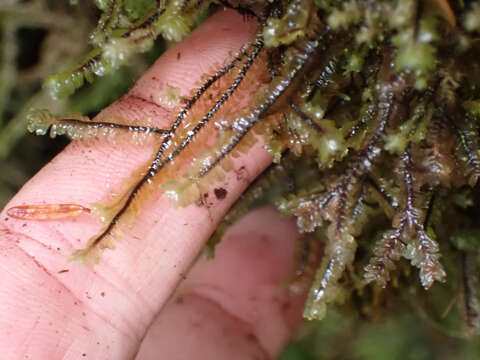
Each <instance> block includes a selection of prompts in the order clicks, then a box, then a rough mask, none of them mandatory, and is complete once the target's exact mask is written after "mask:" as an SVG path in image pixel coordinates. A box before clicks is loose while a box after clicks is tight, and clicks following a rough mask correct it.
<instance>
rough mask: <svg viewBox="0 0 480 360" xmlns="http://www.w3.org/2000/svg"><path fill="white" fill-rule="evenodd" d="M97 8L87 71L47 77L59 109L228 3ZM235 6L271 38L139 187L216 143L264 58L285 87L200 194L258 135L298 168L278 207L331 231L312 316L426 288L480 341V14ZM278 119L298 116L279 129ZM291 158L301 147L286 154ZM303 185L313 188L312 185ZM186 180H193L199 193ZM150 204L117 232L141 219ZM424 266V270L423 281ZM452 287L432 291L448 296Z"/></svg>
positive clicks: (328, 2) (213, 156)
mask: <svg viewBox="0 0 480 360" xmlns="http://www.w3.org/2000/svg"><path fill="white" fill-rule="evenodd" d="M97 4H98V7H99V9H100V10H101V11H102V16H101V18H100V21H99V23H98V27H97V28H96V30H95V31H94V32H93V35H92V38H91V43H92V45H93V46H94V50H93V51H92V53H90V55H88V56H87V58H86V60H85V61H83V62H82V63H81V64H80V65H79V66H78V67H76V68H74V69H73V70H69V71H67V72H63V73H61V74H59V75H55V76H52V77H50V78H49V79H47V81H46V84H47V86H48V87H50V88H51V89H52V90H53V95H55V96H65V95H69V94H71V93H72V92H73V91H75V89H77V88H79V87H80V86H81V85H82V84H83V82H84V79H86V80H87V81H93V80H95V77H96V76H103V75H104V74H106V73H109V72H112V71H114V70H116V69H118V67H119V66H120V65H121V64H123V63H125V61H126V60H127V59H128V58H129V56H130V54H132V53H135V52H142V51H145V50H146V49H147V48H149V47H150V46H151V45H152V43H153V40H154V39H155V38H157V37H158V36H163V37H164V38H165V39H167V40H169V41H178V40H180V39H181V38H182V37H183V36H185V35H186V34H187V33H188V32H189V31H190V30H191V29H192V28H193V27H194V26H195V24H196V23H197V22H198V19H200V18H202V17H203V16H205V14H208V13H210V12H211V11H213V10H214V9H215V8H216V7H217V6H218V5H219V4H218V2H216V1H201V0H200V1H190V0H184V1H166V2H163V1H156V2H154V1H142V2H136V3H135V5H134V3H133V2H128V1H125V2H121V1H120V0H111V1H98V2H97ZM221 4H222V5H225V6H230V7H233V8H236V9H238V10H239V11H241V12H243V13H245V14H248V15H249V16H256V17H257V18H258V20H259V24H260V25H259V29H258V35H257V38H256V39H253V40H252V44H250V45H249V46H247V47H246V49H245V51H243V52H242V53H241V55H239V57H238V58H237V59H235V60H234V61H233V62H232V63H231V64H230V65H227V66H226V67H225V68H224V69H222V70H220V71H219V72H218V73H217V74H215V75H214V76H213V77H211V78H210V79H208V80H207V81H206V82H205V84H204V85H203V86H202V88H200V89H199V91H198V92H197V93H195V94H194V95H193V96H192V98H191V99H188V100H187V102H186V103H187V105H186V107H185V109H184V110H182V111H181V112H180V113H179V116H178V118H177V120H176V121H175V123H174V125H173V126H172V128H171V129H169V130H167V136H166V138H167V139H171V138H175V137H178V136H185V138H182V139H183V140H182V141H177V143H181V144H182V145H181V146H179V147H177V148H175V149H168V150H167V149H166V148H165V146H164V145H162V146H160V148H159V151H158V153H157V155H156V157H155V159H156V160H155V161H156V163H154V164H153V165H155V171H148V172H147V173H148V174H147V175H146V177H145V178H144V179H143V180H142V181H141V182H140V183H139V185H138V186H139V187H141V186H143V184H144V183H147V182H148V180H149V179H150V178H149V176H152V177H153V176H156V175H157V173H158V172H161V171H162V169H163V167H164V166H168V165H167V164H168V162H169V161H170V160H171V159H172V158H173V157H175V156H177V155H178V154H180V153H181V152H182V151H183V150H184V149H185V148H187V147H189V146H190V144H191V143H193V141H194V140H195V139H196V138H197V137H200V136H201V134H202V131H204V130H203V129H204V128H206V129H207V128H208V126H207V124H208V122H209V121H210V120H211V119H212V118H213V117H214V116H216V115H215V113H216V111H217V109H218V108H221V107H222V106H223V104H224V103H225V100H226V99H228V98H229V97H230V96H233V95H234V93H235V92H236V91H238V90H237V87H238V85H239V84H240V83H241V82H242V81H243V79H244V78H245V77H246V76H248V73H249V71H252V70H251V69H252V68H253V67H252V64H255V62H257V61H258V60H257V59H259V58H261V57H262V54H264V56H265V57H266V58H267V59H268V61H267V62H268V64H269V73H270V75H271V78H270V79H269V80H268V81H267V83H266V84H265V85H264V86H262V87H261V88H260V89H259V90H258V93H257V95H256V96H255V98H254V100H253V101H252V103H251V104H249V106H248V108H247V109H244V110H243V111H242V112H240V113H239V115H236V116H235V117H231V118H229V119H227V121H229V124H230V125H231V126H230V127H228V128H226V129H225V130H224V131H223V132H221V136H219V141H218V144H217V145H216V146H215V147H214V148H213V149H211V150H209V151H206V152H205V154H204V156H205V157H204V158H203V160H205V161H201V160H202V159H200V160H199V161H197V162H196V163H195V164H194V166H193V167H192V169H193V170H192V169H191V170H190V171H188V172H187V174H188V176H187V177H184V178H183V180H185V179H186V180H188V181H191V182H194V183H198V182H200V181H202V179H205V178H208V176H209V174H210V173H212V171H214V170H215V169H217V168H218V166H221V165H222V164H223V166H224V168H228V166H226V165H225V162H226V161H227V155H230V154H232V153H235V152H237V151H248V149H249V147H250V145H251V139H250V140H248V139H249V136H250V134H251V133H253V132H256V133H259V134H262V135H263V136H265V137H266V139H267V141H268V142H269V143H270V150H271V152H272V153H274V154H276V155H277V157H276V160H277V161H278V162H279V163H280V165H277V166H280V167H281V168H282V169H284V173H283V175H282V176H280V177H278V182H279V183H282V184H289V186H287V187H282V186H280V188H282V189H284V190H282V191H279V192H278V193H277V194H276V196H275V197H274V198H273V199H271V198H270V199H271V200H272V201H273V202H274V203H275V204H276V205H277V206H278V207H279V209H280V210H281V211H283V212H284V213H285V214H288V215H292V216H295V217H296V218H297V220H298V227H299V230H300V232H303V233H308V232H315V233H317V234H322V235H321V236H320V237H319V240H318V242H320V243H322V244H323V248H324V255H323V260H322V262H321V264H319V266H318V270H317V273H316V276H315V280H314V283H313V286H312V289H311V292H310V296H309V300H308V302H307V305H306V309H305V316H306V317H307V318H310V319H320V318H322V317H323V316H324V315H325V313H326V309H327V305H328V304H330V303H334V302H336V301H337V300H339V299H340V298H341V299H344V298H345V294H350V295H351V296H350V298H352V297H357V298H361V299H363V300H359V302H362V301H368V299H371V298H372V297H373V296H376V297H378V296H390V295H392V289H391V288H389V287H388V285H389V283H393V287H394V288H395V289H400V290H395V291H396V292H398V293H402V291H403V290H405V291H407V290H408V291H410V293H412V289H416V290H415V291H414V292H415V294H414V295H412V297H416V298H418V299H422V301H421V302H422V303H423V304H427V303H428V300H425V299H429V295H428V294H427V293H425V292H422V291H418V289H417V288H416V287H417V285H418V284H420V285H421V286H423V288H425V289H430V288H432V286H433V285H434V283H436V282H440V283H444V282H445V281H447V283H446V284H444V285H442V286H441V287H440V288H441V289H442V291H444V293H445V294H446V295H445V296H447V297H448V296H450V297H452V296H461V297H462V299H463V301H462V302H460V305H459V312H458V313H459V314H464V317H463V318H464V319H465V321H464V322H462V323H460V325H458V324H457V325H456V326H457V327H458V329H457V330H458V331H464V330H465V331H464V332H463V333H468V334H471V333H478V332H479V331H480V329H479V328H478V321H477V320H476V319H477V318H478V316H480V307H479V305H478V304H479V300H478V299H477V295H478V294H477V291H473V287H475V286H476V285H475V284H476V282H477V279H476V275H475V271H476V269H478V266H479V265H478V264H479V259H480V258H479V254H478V250H477V249H476V248H475V247H472V246H466V245H465V244H467V243H471V242H472V240H471V239H472V237H473V238H476V234H478V233H479V232H478V225H477V223H478V222H477V221H476V217H477V216H478V209H479V207H478V206H479V203H478V198H479V194H480V193H479V188H478V179H479V176H480V159H479V156H480V153H479V152H480V143H479V139H478V128H479V125H480V117H479V115H480V110H479V109H480V106H479V101H480V100H479V99H480V89H479V85H480V71H479V67H480V62H479V53H480V48H479V42H478V39H477V37H478V31H479V26H478V24H477V23H478V18H479V16H477V15H478V9H479V4H478V3H477V2H466V1H465V2H464V1H458V2H451V3H449V2H448V1H447V0H385V1H367V0H350V1H337V0H316V1H313V0H293V1H286V0H285V1H282V0H278V1H274V2H271V1H264V0H250V1H241V0H235V1H231V2H221ZM232 72H233V74H234V76H232V77H231V84H232V85H231V86H230V87H228V90H226V91H225V92H224V93H223V94H219V97H218V99H217V101H216V103H215V104H214V105H213V107H212V109H216V110H215V111H213V113H211V111H212V110H210V111H209V112H206V113H205V114H206V115H205V116H204V117H203V119H202V120H201V121H200V122H198V124H197V125H196V127H195V131H194V132H193V133H192V134H189V135H188V136H187V135H185V134H183V135H179V132H177V129H178V126H179V124H180V123H181V122H182V121H183V119H184V118H185V116H187V115H188V114H187V113H188V111H189V110H190V108H191V107H192V106H194V104H195V102H196V101H197V100H199V99H201V98H202V96H203V94H204V93H206V92H207V91H209V90H208V89H209V87H210V86H211V85H212V84H213V83H215V82H216V81H219V79H221V78H223V77H224V76H226V74H232ZM276 113H281V114H283V116H282V117H281V118H276V119H274V120H272V114H276ZM84 126H85V124H84ZM280 149H286V150H285V151H284V153H283V154H284V155H283V156H281V151H280ZM294 158H295V159H296V160H292V159H294ZM298 159H300V160H298ZM207 160H208V161H207ZM158 164H161V166H158ZM198 164H200V165H198ZM202 164H203V165H202ZM205 164H207V165H205ZM298 164H302V166H299V165H298ZM276 169H277V170H276V171H278V168H276ZM215 171H216V170H215ZM303 174H307V175H308V176H304V177H303V179H302V176H303ZM212 179H216V177H212V178H211V179H210V180H209V181H213V180H212ZM305 179H308V181H305ZM183 180H182V181H179V183H181V184H183V185H182V187H184V188H187V187H188V186H186V185H185V181H183ZM265 181H266V180H265ZM272 181H273V179H272V178H269V179H268V181H266V182H262V181H260V182H259V183H258V186H260V188H262V187H265V184H270V183H271V182H272ZM136 189H137V188H136ZM285 189H287V190H285ZM136 191H137V190H134V192H132V194H130V197H129V199H130V200H128V201H127V202H126V205H125V207H124V208H122V209H121V210H120V211H119V212H118V214H117V216H115V217H114V219H113V220H112V223H111V226H109V227H108V228H107V232H109V231H110V230H112V227H114V226H115V222H116V221H117V220H118V219H119V218H120V217H121V216H122V214H123V213H124V212H125V211H127V210H128V206H129V204H130V202H131V201H133V199H134V197H135V195H136ZM252 191H253V194H255V195H253V196H250V195H245V197H244V198H245V199H246V200H245V201H246V202H247V203H248V204H252V203H255V202H256V201H257V200H258V199H259V198H260V197H261V195H262V194H263V193H264V191H263V192H262V191H259V190H258V188H256V187H254V189H253V190H252ZM254 200H255V201H254ZM248 204H246V205H245V206H242V205H241V204H240V205H237V206H235V207H234V208H233V209H232V213H231V214H229V215H228V216H227V218H226V221H227V222H231V221H232V219H234V218H235V216H237V215H239V214H242V213H243V212H244V211H245V209H246V208H248V207H249V205H248ZM236 214H237V215H236ZM225 226H227V225H226V224H223V225H221V227H223V228H224V227H225ZM465 234H469V235H468V236H467V235H465ZM105 235H106V233H104V234H101V235H100V237H99V240H98V241H101V238H102V236H105ZM218 238H219V236H218V234H217V236H216V237H215V240H214V241H213V242H216V241H217V240H218ZM408 263H410V265H411V266H413V267H414V268H416V269H418V278H419V282H418V281H417V280H416V275H412V274H416V271H412V269H411V267H410V265H408ZM459 284H460V285H459ZM436 288H438V286H437V287H433V288H432V291H433V292H435V291H439V290H435V289H436ZM402 289H403V290H402ZM395 291H394V292H395ZM379 294H383V295H379ZM416 303H417V304H418V303H419V302H416ZM425 311H427V310H425ZM427 312H431V311H430V309H429V310H428V311H427Z"/></svg>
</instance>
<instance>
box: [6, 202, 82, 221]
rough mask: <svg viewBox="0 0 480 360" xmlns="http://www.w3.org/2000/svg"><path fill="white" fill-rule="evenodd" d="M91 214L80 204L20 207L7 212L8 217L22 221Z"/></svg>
mask: <svg viewBox="0 0 480 360" xmlns="http://www.w3.org/2000/svg"><path fill="white" fill-rule="evenodd" d="M89 213H90V209H89V208H87V207H85V206H82V205H78V204H42V205H20V206H14V207H11V208H10V209H8V210H7V214H8V216H11V217H13V218H15V219H20V220H59V219H66V218H73V217H77V216H79V215H82V214H89Z"/></svg>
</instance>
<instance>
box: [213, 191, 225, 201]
mask: <svg viewBox="0 0 480 360" xmlns="http://www.w3.org/2000/svg"><path fill="white" fill-rule="evenodd" d="M213 193H214V194H215V197H216V198H217V199H218V200H223V199H225V198H226V197H227V194H228V191H227V190H225V189H224V188H216V189H214V190H213Z"/></svg>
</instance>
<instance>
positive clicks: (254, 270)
mask: <svg viewBox="0 0 480 360" xmlns="http://www.w3.org/2000/svg"><path fill="white" fill-rule="evenodd" d="M254 29H255V23H254V21H253V20H247V19H245V18H244V17H243V16H241V15H239V14H236V13H235V12H233V11H220V12H219V13H218V14H216V15H215V16H214V17H213V18H212V19H211V20H209V21H207V22H206V23H205V24H203V25H202V26H200V27H199V28H198V29H197V30H196V31H195V32H194V33H192V35H191V36H190V37H188V38H187V39H186V40H185V41H184V42H182V43H181V44H179V45H177V46H174V47H172V48H171V49H169V50H168V51H167V53H166V54H164V55H163V56H162V57H161V58H160V59H159V60H158V61H157V62H156V64H155V65H153V66H152V68H151V69H150V70H149V71H147V73H145V75H144V76H143V77H142V79H140V80H139V81H138V83H137V85H136V86H135V87H134V88H133V89H132V90H131V91H130V93H129V94H128V95H126V96H124V97H123V98H121V99H120V100H119V101H117V102H116V103H114V104H113V105H111V106H110V107H109V108H107V109H106V110H105V111H104V112H102V113H101V114H100V115H99V116H98V117H97V119H96V120H99V121H101V119H102V117H109V116H114V115H115V114H122V117H123V118H124V119H127V120H129V121H131V122H135V121H137V120H139V119H141V118H144V117H145V116H150V117H152V119H153V121H154V123H155V125H157V126H159V127H167V126H168V122H169V121H171V117H169V116H168V115H169V111H170V110H169V109H168V108H164V107H162V106H158V105H159V103H158V99H156V98H155V94H158V93H159V92H161V90H162V88H164V87H165V86H166V85H167V84H168V85H170V86H174V87H178V88H180V89H181V91H182V93H184V94H189V93H191V90H192V89H194V88H196V87H198V84H199V82H200V76H201V75H202V74H203V73H204V72H207V71H210V70H211V69H212V66H214V67H215V66H216V67H218V64H224V63H226V62H227V61H228V59H231V57H232V55H233V54H234V53H235V52H236V51H237V50H238V49H239V48H240V47H241V46H242V45H243V44H244V43H246V42H247V41H249V40H251V37H252V34H253V31H254ZM179 52H181V54H182V55H181V58H180V59H179V58H178V55H177V54H178V53H179ZM154 148H155V147H154V143H153V142H152V143H149V142H147V143H145V144H141V145H140V144H135V143H131V142H125V141H122V140H121V139H120V140H119V141H117V142H115V141H107V140H105V139H90V140H85V141H73V142H72V143H71V144H70V145H69V146H68V147H67V148H66V149H65V150H64V151H63V152H62V153H61V154H60V155H58V156H57V157H56V158H55V159H54V160H53V161H52V162H51V163H49V164H48V165H47V166H46V167H45V168H44V169H42V170H41V171H40V172H39V173H38V174H37V175H36V176H35V177H34V178H33V179H31V180H30V181H29V182H28V183H27V184H26V185H25V186H24V187H23V188H22V190H21V191H20V192H19V193H18V194H17V195H16V196H15V197H14V198H13V199H12V200H11V202H10V203H9V204H8V205H7V206H6V208H5V209H4V210H3V212H2V214H1V218H0V219H1V223H0V284H2V286H1V287H0V333H1V334H2V336H1V337H0V353H1V354H2V358H4V359H83V358H86V359H132V358H134V357H135V356H136V355H137V353H138V357H137V358H138V359H153V358H170V359H187V358H191V357H193V356H195V358H197V359H217V358H218V359H224V358H231V359H236V358H239V359H240V358H241V359H248V358H252V359H270V358H275V356H276V355H277V354H278V353H279V352H280V351H281V349H282V348H283V346H284V345H285V344H286V342H287V341H288V339H289V337H290V335H291V334H292V332H293V330H294V328H295V325H296V324H297V323H298V321H299V319H300V315H301V310H302V305H303V300H304V294H291V293H290V292H289V291H288V290H287V287H286V286H285V284H286V281H287V278H288V277H289V276H290V275H291V274H292V272H293V271H294V268H295V264H294V261H293V253H294V238H295V235H296V229H295V225H294V224H293V222H292V221H290V220H286V219H281V218H279V216H278V215H277V214H276V213H275V212H274V211H273V210H271V209H263V210H261V211H259V212H256V213H255V214H252V215H249V216H247V218H246V219H244V220H242V222H241V224H240V225H239V226H237V227H234V229H232V230H231V231H229V232H228V234H227V241H225V243H223V244H222V245H221V246H220V248H219V251H218V254H217V257H216V259H215V260H214V261H210V262H207V261H205V260H201V261H200V262H198V263H197V264H196V265H195V266H194V268H193V270H192V272H190V273H188V271H189V268H190V266H191V264H192V263H193V261H194V260H195V258H196V257H197V255H198V253H199V251H200V250H201V249H202V247H203V246H204V243H205V241H206V240H207V239H208V237H209V235H210V234H211V233H212V231H213V230H214V229H215V226H216V225H217V223H218V222H219V220H220V219H221V218H222V216H223V215H224V214H225V212H226V211H227V210H228V208H229V207H230V206H231V205H232V203H233V202H234V201H235V199H236V198H238V196H239V195H240V194H241V193H242V192H243V191H244V190H245V188H246V186H247V185H248V184H249V182H251V181H252V180H253V179H255V177H256V176H258V175H259V174H260V173H261V172H262V171H263V170H264V169H265V168H266V167H267V166H268V165H269V164H270V162H271V157H270V156H269V155H268V154H267V152H266V151H265V150H264V148H263V145H262V143H261V141H258V142H257V144H255V145H254V146H253V148H252V149H250V151H249V152H248V154H247V155H242V156H240V157H239V158H238V159H235V162H234V171H231V172H229V173H227V174H226V177H225V180H224V181H223V182H222V183H221V184H220V185H221V187H222V188H224V189H226V191H227V194H226V196H225V197H224V198H222V199H216V200H212V204H211V206H210V207H209V208H206V207H199V206H197V205H191V206H188V207H186V208H179V209H176V208H174V207H173V206H172V204H171V202H170V200H168V199H166V198H164V197H162V196H161V194H152V195H151V197H150V198H149V200H148V201H147V202H146V203H145V205H144V207H143V208H142V209H141V210H140V211H139V212H138V214H137V217H136V218H135V221H134V223H133V224H123V223H120V224H119V230H120V231H121V232H122V236H121V238H120V239H119V240H118V241H117V242H116V243H115V245H116V249H115V250H113V251H112V250H106V251H104V252H103V254H102V258H101V261H100V263H99V264H98V265H96V266H95V267H93V268H89V267H87V266H85V265H83V264H81V263H79V262H68V261H67V259H68V258H69V257H70V255H71V254H72V252H73V251H74V250H76V249H79V248H82V247H84V246H85V244H86V242H87V241H88V239H89V238H90V237H91V236H93V235H95V234H97V233H98V232H99V231H100V229H101V227H102V223H101V222H100V220H98V219H97V217H95V216H92V215H90V214H83V215H80V216H78V217H75V218H72V219H64V220H61V221H25V220H19V219H14V218H10V217H8V215H7V214H6V209H8V208H10V207H12V206H20V205H25V204H45V203H47V204H58V203H74V204H80V205H83V206H88V205H89V204H91V203H95V202H101V201H102V200H104V199H106V198H108V196H110V195H111V194H116V193H121V192H122V191H124V188H123V187H122V186H123V185H122V180H124V179H127V178H128V177H129V176H131V174H132V173H135V171H137V172H138V169H139V168H140V167H141V166H143V165H144V164H146V163H148V162H149V161H150V159H151V156H152V153H153V152H154ZM211 198H214V196H213V190H212V197H211ZM185 277H186V281H184V282H183V284H182V285H181V287H180V288H179V289H178V291H177V292H176V293H175V294H174V295H173V296H172V292H173V291H174V290H175V289H176V288H177V286H178V284H179V283H180V282H181V280H183V279H185ZM169 299H171V300H170V301H169V302H168V300H169ZM167 302H168V303H167ZM166 303H167V305H165V304H166ZM162 309H163V310H162ZM161 310H162V311H161ZM157 315H158V316H157ZM195 324H196V325H195ZM149 329H150V331H149ZM147 332H148V334H147ZM143 339H146V340H145V342H144V344H143V345H142V346H141V343H142V341H143ZM139 349H140V350H139ZM215 349H216V350H215ZM162 354H163V355H162ZM227 354H229V355H228V356H227ZM167 355H168V356H167Z"/></svg>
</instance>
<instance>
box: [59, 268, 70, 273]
mask: <svg viewBox="0 0 480 360" xmlns="http://www.w3.org/2000/svg"><path fill="white" fill-rule="evenodd" d="M69 271H70V270H68V269H62V270H60V271H58V272H57V274H63V273H66V272H69Z"/></svg>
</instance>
